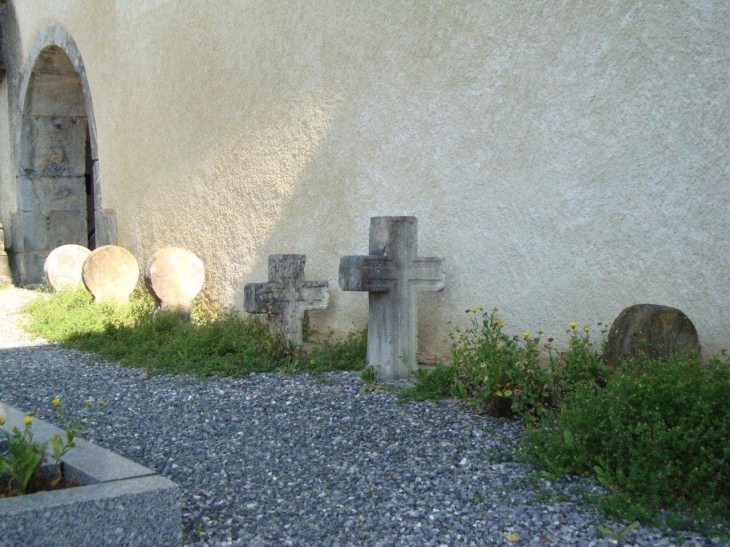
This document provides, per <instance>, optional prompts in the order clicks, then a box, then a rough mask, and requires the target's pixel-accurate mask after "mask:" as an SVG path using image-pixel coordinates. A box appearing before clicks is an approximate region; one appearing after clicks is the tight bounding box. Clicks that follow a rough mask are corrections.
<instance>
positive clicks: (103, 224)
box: [94, 209, 117, 247]
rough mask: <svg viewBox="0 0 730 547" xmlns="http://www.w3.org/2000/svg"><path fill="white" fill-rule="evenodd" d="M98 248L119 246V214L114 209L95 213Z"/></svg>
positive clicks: (98, 210)
mask: <svg viewBox="0 0 730 547" xmlns="http://www.w3.org/2000/svg"><path fill="white" fill-rule="evenodd" d="M94 220H95V229H96V247H103V246H104V245H116V244H117V214H116V213H115V212H114V209H96V211H94Z"/></svg>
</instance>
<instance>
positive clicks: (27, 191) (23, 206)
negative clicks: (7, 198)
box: [18, 177, 38, 212]
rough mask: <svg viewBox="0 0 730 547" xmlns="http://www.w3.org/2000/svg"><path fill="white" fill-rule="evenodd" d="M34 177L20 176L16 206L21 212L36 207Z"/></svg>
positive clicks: (36, 198)
mask: <svg viewBox="0 0 730 547" xmlns="http://www.w3.org/2000/svg"><path fill="white" fill-rule="evenodd" d="M34 180H35V179H34V178H31V177H21V178H20V188H19V190H18V206H19V208H20V211H21V212H33V211H35V210H36V208H37V207H38V196H36V193H35V184H34Z"/></svg>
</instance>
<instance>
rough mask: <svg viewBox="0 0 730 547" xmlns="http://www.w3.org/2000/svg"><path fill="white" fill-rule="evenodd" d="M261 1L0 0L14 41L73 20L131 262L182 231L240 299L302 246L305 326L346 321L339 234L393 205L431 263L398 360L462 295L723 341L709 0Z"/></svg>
mask: <svg viewBox="0 0 730 547" xmlns="http://www.w3.org/2000/svg"><path fill="white" fill-rule="evenodd" d="M183 4H184V8H183V7H181V5H183ZM284 4H285V3H283V2H244V1H240V0H228V1H225V0H217V1H212V0H211V1H208V0H198V1H196V2H189V3H188V2H185V3H181V2H180V1H179V0H116V1H112V0H105V1H102V2H100V1H99V0H35V1H34V2H15V12H16V14H17V18H18V24H19V30H20V39H21V42H22V47H21V50H22V52H23V56H24V57H23V61H24V62H25V56H27V53H28V50H29V47H30V44H31V43H32V41H33V39H34V37H35V36H36V35H37V34H38V33H39V32H40V31H41V30H42V29H43V28H44V27H45V26H47V25H49V24H52V23H59V24H61V25H62V26H63V27H64V28H65V29H66V30H67V31H68V32H69V33H70V35H71V36H72V37H73V38H74V40H75V42H76V44H77V45H78V48H79V51H80V53H81V55H82V57H83V60H84V63H85V67H86V74H87V77H88V81H89V87H90V90H91V94H92V97H93V103H94V111H95V116H96V128H97V135H98V149H99V150H98V155H99V179H100V187H101V199H102V202H103V203H102V207H103V208H105V209H113V210H114V211H115V212H116V222H117V230H118V238H119V244H120V245H123V246H125V247H127V248H129V249H130V250H131V251H132V252H133V253H134V254H135V256H136V257H137V259H138V260H139V261H140V263H141V264H144V263H145V262H146V260H147V259H148V258H149V257H150V256H151V255H152V254H153V253H154V252H155V251H156V250H158V249H159V248H161V247H163V246H166V245H179V246H182V247H186V248H188V249H190V250H192V251H194V252H195V253H196V254H198V255H199V256H200V257H201V258H202V259H203V261H204V262H205V264H206V268H207V276H208V277H207V291H208V294H209V295H210V296H211V297H213V298H215V299H216V300H218V301H219V302H220V303H221V304H222V305H233V306H235V307H237V308H240V309H242V307H243V286H244V283H246V282H249V281H264V280H265V279H266V265H267V255H268V254H269V253H304V254H306V255H307V270H306V273H307V277H308V278H309V279H311V280H328V281H329V282H330V286H331V287H332V297H331V304H330V308H329V309H328V310H327V311H325V312H313V313H312V314H311V317H312V319H313V321H314V323H315V326H317V328H319V329H320V330H321V331H326V330H327V329H328V328H333V329H334V330H335V331H336V332H344V331H347V330H349V329H351V328H353V327H360V326H362V325H364V324H365V322H366V318H367V296H366V295H365V294H357V293H343V292H341V291H340V290H339V288H338V287H337V272H338V263H339V257H340V256H341V255H348V254H365V253H366V251H367V242H368V233H367V231H368V225H369V218H370V217H371V216H378V215H416V216H417V217H418V221H419V232H420V233H419V252H420V254H421V255H422V256H441V257H444V258H445V271H446V276H447V280H446V288H445V290H444V291H443V292H441V293H437V294H433V293H425V294H423V295H422V296H421V297H420V298H419V302H420V306H419V322H420V324H419V326H420V328H419V332H420V357H421V359H434V358H438V357H446V356H447V355H446V349H447V347H448V346H447V343H448V333H449V327H448V325H447V322H448V321H453V322H454V324H463V323H464V322H465V320H466V314H464V310H465V309H466V308H471V307H474V306H477V305H479V304H483V305H485V306H486V307H487V308H491V307H493V306H496V307H498V308H499V309H500V314H501V316H502V317H503V319H504V322H505V325H506V328H507V330H508V331H510V332H513V333H521V332H522V331H523V330H528V331H531V332H536V331H538V330H542V331H544V332H545V335H544V336H545V337H547V336H554V337H556V338H557V339H562V338H563V336H562V335H563V331H564V329H566V328H567V327H566V325H567V323H568V322H569V321H577V322H578V323H580V324H581V325H583V324H587V325H590V326H592V327H595V323H596V322H597V321H603V322H604V323H605V322H610V321H611V320H612V319H613V318H614V317H615V316H616V315H617V314H618V313H619V312H620V311H621V309H623V308H625V307H627V306H629V305H632V304H635V303H641V302H649V303H657V304H665V305H670V306H675V307H678V308H680V309H682V310H683V311H685V312H686V313H687V314H688V315H689V316H690V318H691V319H692V320H693V321H694V323H695V325H696V327H697V329H698V331H699V334H700V338H701V342H702V344H703V347H704V348H705V350H706V352H707V353H713V352H716V351H718V350H719V349H720V348H722V347H726V346H728V345H729V344H728V342H727V334H728V333H729V332H730V284H729V283H728V281H727V274H726V272H727V271H728V270H729V269H730V268H728V266H730V264H728V262H729V261H728V257H730V229H729V228H730V226H729V224H730V215H728V212H729V211H730V155H729V154H728V150H730V146H729V144H730V143H728V139H729V138H730V131H729V129H730V108H729V107H730V104H728V103H729V102H730V101H729V100H728V98H729V97H730V92H729V91H728V90H729V89H730V88H729V85H728V84H729V83H730V62H728V61H729V60H728V54H727V52H728V51H729V50H730V4H728V3H727V2H725V1H723V0H716V1H709V0H705V1H698V2H691V3H686V2H679V1H671V2H662V3H642V4H640V3H636V2H632V1H629V0H626V1H617V2H610V3H598V2H590V3H577V2H569V3H565V4H557V3H544V2H524V3H518V4H517V5H516V6H515V5H512V4H511V3H505V2H499V1H497V0H486V1H475V0H474V1H467V0H464V1H434V2H390V1H383V2H361V1H359V0H350V1H343V0H329V1H326V0H311V1H309V2H306V3H300V4H297V3H294V4H292V3H286V5H284ZM0 91H1V89H0ZM3 123H5V122H3ZM0 127H2V124H0ZM5 171H6V170H5V169H3V174H2V184H3V192H2V194H0V195H1V196H5V195H9V193H11V192H10V191H9V190H7V184H8V181H7V175H6V174H5ZM6 216H7V212H6V211H5V206H3V222H4V224H6V226H7V225H9V221H8V220H7V219H6V218H5V217H6Z"/></svg>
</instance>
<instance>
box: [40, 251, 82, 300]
mask: <svg viewBox="0 0 730 547" xmlns="http://www.w3.org/2000/svg"><path fill="white" fill-rule="evenodd" d="M90 254H91V251H89V249H87V248H86V247H82V246H80V245H62V246H61V247H57V248H56V249H53V251H51V254H49V255H48V258H46V261H45V263H44V264H43V273H44V274H45V277H46V279H48V282H49V283H50V284H51V286H52V287H53V288H54V289H56V290H57V291H63V290H69V289H75V288H77V287H83V286H84V282H83V280H82V279H81V268H82V267H83V265H84V261H86V259H87V258H88V256H89V255H90Z"/></svg>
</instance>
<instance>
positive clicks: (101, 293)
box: [81, 245, 139, 302]
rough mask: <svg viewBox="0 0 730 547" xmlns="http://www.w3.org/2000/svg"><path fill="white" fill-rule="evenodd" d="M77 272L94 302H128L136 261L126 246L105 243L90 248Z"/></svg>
mask: <svg viewBox="0 0 730 547" xmlns="http://www.w3.org/2000/svg"><path fill="white" fill-rule="evenodd" d="M81 275H82V279H83V280H84V285H86V288H87V289H89V291H90V292H91V294H93V295H94V299H95V300H96V301H97V302H99V301H102V300H116V301H117V302H128V301H129V295H130V294H132V291H133V290H134V288H135V287H136V286H137V280H138V279H139V265H138V264H137V260H136V259H135V258H134V255H133V254H132V253H130V252H129V251H128V250H127V249H123V248H121V247H117V246H116V245H105V246H103V247H99V248H98V249H96V250H94V251H92V252H91V254H90V255H89V257H88V258H87V259H86V262H84V267H83V268H82V273H81Z"/></svg>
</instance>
